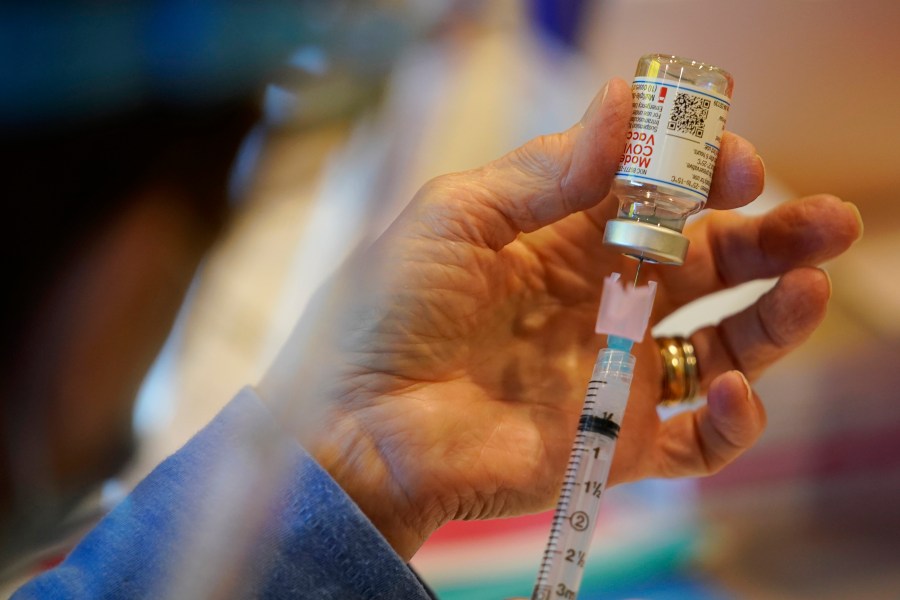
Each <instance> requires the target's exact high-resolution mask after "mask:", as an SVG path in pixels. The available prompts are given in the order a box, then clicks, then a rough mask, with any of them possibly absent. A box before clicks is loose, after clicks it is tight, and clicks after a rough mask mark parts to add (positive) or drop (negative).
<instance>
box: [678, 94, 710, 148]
mask: <svg viewBox="0 0 900 600" xmlns="http://www.w3.org/2000/svg"><path fill="white" fill-rule="evenodd" d="M709 105H710V102H709V100H708V99H706V98H701V97H700V96H695V95H693V94H688V93H687V92H679V93H678V95H677V96H675V103H674V104H673V105H672V112H671V113H669V131H675V132H678V133H686V134H688V135H693V136H695V137H698V138H702V137H703V126H704V125H705V124H706V118H707V117H708V116H709Z"/></svg>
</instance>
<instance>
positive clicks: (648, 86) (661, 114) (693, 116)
mask: <svg viewBox="0 0 900 600" xmlns="http://www.w3.org/2000/svg"><path fill="white" fill-rule="evenodd" d="M631 93H632V106H633V113H632V116H631V124H630V127H629V131H628V142H627V144H626V146H625V153H624V154H623V156H622V161H621V163H620V164H619V170H618V171H617V172H616V178H617V179H624V180H630V181H637V182H642V183H650V184H655V185H660V186H666V187H670V188H676V189H677V190H678V191H681V192H684V193H686V194H687V195H689V196H691V197H693V198H697V199H698V200H701V201H705V200H706V197H707V196H708V195H709V185H710V182H711V181H712V174H713V168H714V167H715V165H716V156H718V154H719V146H720V145H721V143H722V133H723V132H724V131H725V119H726V117H727V116H728V109H729V107H730V106H731V103H730V102H729V100H728V97H727V96H723V95H720V94H716V93H715V92H710V91H709V90H706V89H701V88H696V87H694V86H691V85H687V84H684V83H677V82H674V81H671V80H665V79H652V78H645V77H641V78H637V79H635V80H634V83H633V84H632V86H631ZM681 195H684V194H681Z"/></svg>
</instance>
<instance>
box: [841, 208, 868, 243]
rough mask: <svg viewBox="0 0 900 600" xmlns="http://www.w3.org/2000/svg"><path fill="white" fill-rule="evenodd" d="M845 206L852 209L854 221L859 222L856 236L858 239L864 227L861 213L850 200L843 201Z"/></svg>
mask: <svg viewBox="0 0 900 600" xmlns="http://www.w3.org/2000/svg"><path fill="white" fill-rule="evenodd" d="M844 204H846V205H847V206H849V207H850V210H852V211H853V214H854V215H856V222H857V223H859V235H858V236H856V239H857V240H859V239H860V238H862V236H863V230H864V229H865V224H864V223H863V218H862V213H860V212H859V207H858V206H856V205H855V204H853V203H852V202H844Z"/></svg>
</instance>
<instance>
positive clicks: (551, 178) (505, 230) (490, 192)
mask: <svg viewBox="0 0 900 600" xmlns="http://www.w3.org/2000/svg"><path fill="white" fill-rule="evenodd" d="M630 118H631V90H630V88H629V86H628V84H627V83H625V81H623V80H621V79H612V80H610V81H609V83H607V84H606V86H605V87H604V88H603V90H602V91H601V92H600V93H599V94H598V95H597V97H596V98H594V101H593V102H592V103H591V106H590V107H589V108H588V110H587V112H586V113H585V115H584V116H583V117H582V119H581V121H579V122H578V123H577V124H576V125H574V126H572V127H571V128H569V129H568V130H566V131H564V132H562V133H555V134H550V135H544V136H541V137H538V138H535V139H533V140H531V141H529V142H527V143H526V144H525V145H523V146H521V147H519V148H517V149H515V150H513V151H512V152H510V153H509V154H507V155H505V156H503V157H502V158H499V159H497V160H495V161H493V162H491V163H489V164H487V165H486V166H484V167H482V168H480V169H476V170H474V171H469V172H466V173H459V174H455V175H451V176H448V178H450V179H448V181H445V182H441V181H440V180H441V179H442V178H438V180H436V181H433V182H432V184H433V185H438V187H439V188H444V189H445V190H452V191H453V192H454V194H453V195H454V201H453V202H446V203H442V206H440V207H437V208H438V209H439V210H440V211H441V213H442V214H443V216H444V217H448V216H451V215H448V214H447V211H448V210H449V211H453V212H457V211H459V213H460V214H458V215H456V216H457V217H459V218H461V217H462V216H465V217H466V219H465V220H466V221H467V222H468V225H469V226H468V227H466V228H465V230H466V234H467V235H466V236H467V237H469V238H470V239H469V240H468V241H471V242H475V243H481V244H485V245H487V246H490V247H491V248H494V249H499V248H502V247H503V246H505V245H506V244H508V243H510V242H511V241H512V240H514V239H515V238H516V236H517V235H518V234H519V233H522V232H529V231H534V230H536V229H539V228H541V227H543V226H545V225H549V224H550V223H554V222H556V221H559V220H560V219H562V218H564V217H566V216H568V215H570V214H572V213H575V212H578V211H582V210H585V209H587V208H591V207H592V206H595V205H596V204H598V203H599V202H600V201H601V200H602V199H603V198H604V197H605V196H606V195H607V193H608V192H609V187H610V185H611V183H612V180H613V176H614V174H615V171H616V166H617V165H618V164H619V161H620V160H621V157H622V152H623V150H624V147H625V133H626V131H627V127H628V121H629V119H630ZM441 183H446V184H447V185H446V186H443V185H440V184H441ZM433 189H434V188H432V190H433ZM444 200H447V198H444ZM460 200H462V201H460ZM463 212H464V213H465V215H463V214H462V213H463Z"/></svg>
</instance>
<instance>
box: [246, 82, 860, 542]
mask: <svg viewBox="0 0 900 600" xmlns="http://www.w3.org/2000/svg"><path fill="white" fill-rule="evenodd" d="M630 110H631V97H630V90H629V89H628V86H627V84H626V83H625V82H623V81H621V80H613V81H611V82H610V84H609V85H608V86H607V88H606V89H605V90H604V92H602V93H601V94H600V95H599V96H598V98H597V99H596V100H595V101H594V102H593V104H592V105H591V107H590V108H589V109H588V111H587V113H586V114H585V115H584V117H583V118H582V120H581V122H579V123H578V124H577V125H575V126H574V127H572V128H571V129H569V130H568V131H566V132H563V133H560V134H555V135H549V136H544V137H541V138H538V139H535V140H533V141H531V142H529V143H528V144H526V145H525V146H522V147H521V148H519V149H517V150H515V151H513V152H512V153H510V154H509V155H507V156H505V157H503V158H501V159H499V160H497V161H495V162H493V163H490V164H488V165H486V166H485V167H483V168H481V169H477V170H473V171H468V172H464V173H458V174H453V175H448V176H444V177H440V178H437V179H435V180H433V181H431V182H429V183H428V184H426V185H425V186H424V187H423V188H422V190H421V191H420V192H419V193H418V194H417V195H416V197H415V198H414V199H413V201H412V202H411V203H410V205H409V206H408V207H407V209H406V210H405V212H403V213H402V214H401V216H400V217H399V218H398V219H397V221H396V222H395V223H393V225H392V226H391V227H390V228H389V229H388V231H387V232H386V233H385V234H384V235H383V236H382V237H381V238H380V239H378V240H377V241H376V242H375V243H374V244H373V245H372V246H371V247H370V248H367V249H366V250H365V251H362V252H359V253H358V254H357V255H356V256H355V257H354V258H353V259H352V260H351V261H350V262H349V263H348V264H346V265H345V266H344V267H343V268H342V270H341V271H340V272H339V273H338V274H337V276H336V277H335V279H334V280H333V281H332V283H331V285H330V288H329V289H327V290H325V291H323V293H322V296H321V299H320V302H322V303H324V304H328V305H329V306H331V310H332V311H333V312H332V313H331V314H337V315H340V319H336V320H335V321H337V322H338V323H339V324H335V323H332V325H334V327H329V328H325V329H327V330H328V331H330V332H333V333H336V334H337V335H335V336H334V337H333V338H332V340H331V341H332V343H331V344H329V343H328V342H326V341H325V340H324V338H319V339H318V340H317V344H318V347H319V349H320V350H321V351H322V352H323V353H325V354H328V355H329V356H332V358H333V359H334V364H336V365H337V367H336V368H335V369H331V370H326V371H327V372H321V373H318V374H317V375H315V377H316V378H317V379H316V381H317V382H316V384H315V386H313V387H314V388H315V389H317V390H321V391H323V393H325V394H326V395H327V396H328V399H329V401H330V402H331V407H332V408H331V410H330V412H329V414H328V417H327V422H326V423H325V424H323V425H322V426H320V427H318V428H317V433H316V436H315V439H314V440H313V441H312V442H307V446H308V447H310V449H311V451H312V453H313V454H314V456H315V457H316V458H317V459H318V460H319V462H320V463H321V464H322V465H323V466H324V467H325V468H326V469H327V470H328V471H329V472H330V473H331V474H332V476H333V477H334V478H335V479H336V480H337V482H338V483H339V484H340V485H341V486H343V488H344V489H345V490H346V491H347V492H348V493H349V494H350V496H351V497H352V498H353V499H354V500H355V501H356V502H357V504H359V506H360V507H361V508H362V510H363V511H364V512H365V513H366V514H367V515H368V517H369V518H370V519H371V520H372V522H373V523H374V524H375V525H376V526H377V527H378V528H379V529H380V530H381V532H382V533H383V534H384V535H385V537H386V538H387V539H388V541H389V542H390V543H391V544H392V545H393V546H394V548H395V549H396V550H397V551H398V553H399V554H400V555H401V556H403V557H404V558H407V559H408V558H410V557H411V556H412V555H413V554H414V553H415V551H416V550H417V549H418V548H419V546H420V545H421V544H422V543H423V542H424V540H425V539H426V538H427V537H428V535H429V534H430V533H431V532H433V531H434V530H435V529H436V528H437V527H439V526H440V525H442V524H443V523H445V522H447V521H449V520H452V519H476V518H477V519H483V518H492V517H501V516H512V515H518V514H523V513H528V512H534V511H538V510H542V509H547V508H550V507H551V506H552V505H553V503H554V501H555V499H556V495H557V494H558V489H559V485H560V482H561V480H562V473H563V470H564V467H565V463H566V459H567V455H568V451H569V448H570V446H571V443H572V438H573V435H574V431H575V427H576V424H577V420H578V415H579V412H580V410H581V403H582V399H583V394H584V388H585V385H586V381H587V379H588V378H589V375H590V372H591V365H592V364H593V361H594V359H595V357H596V353H597V351H598V349H599V347H600V345H601V343H602V340H601V339H600V337H599V336H596V335H595V334H594V333H593V325H594V320H595V318H596V311H597V306H598V303H599V294H600V290H601V287H602V285H601V282H602V278H603V277H604V276H605V275H608V274H609V273H610V272H612V271H618V272H621V273H623V274H625V276H626V277H627V276H629V274H633V273H634V269H635V266H636V263H635V262H634V261H632V260H630V259H627V258H624V257H622V256H621V255H619V254H616V253H614V252H612V251H610V250H608V249H606V248H604V247H603V245H602V234H603V228H604V226H605V223H606V221H607V219H609V218H611V217H613V216H614V214H615V211H616V199H615V198H614V197H612V196H607V194H608V192H609V189H610V184H611V182H612V176H613V173H614V172H615V167H616V165H617V163H618V159H619V157H620V156H621V153H622V149H623V146H624V139H625V138H624V134H625V131H626V128H627V123H628V119H629V117H630ZM763 177H764V168H763V165H762V162H761V160H760V159H759V157H758V156H757V155H756V151H755V149H754V148H753V146H752V145H751V144H750V143H749V142H747V141H745V140H743V139H742V138H740V137H738V136H736V135H731V134H728V135H726V137H725V139H724V140H723V144H722V149H721V152H720V155H719V162H718V165H717V170H716V176H715V179H714V183H713V188H712V190H711V193H710V199H709V204H708V206H709V207H710V208H716V209H725V208H734V207H737V206H741V205H744V204H746V203H748V202H750V201H751V200H753V199H754V198H755V197H756V196H758V195H759V193H760V192H761V190H762V185H763ZM860 233H861V222H860V220H859V216H858V211H856V209H855V207H853V206H852V205H850V204H846V203H843V202H841V201H840V200H838V199H836V198H834V197H831V196H815V197H810V198H806V199H802V200H798V201H795V202H792V203H788V204H786V205H783V206H781V207H779V208H778V209H776V210H775V211H773V212H772V213H771V214H769V215H766V216H763V217H753V218H751V217H743V216H738V215H735V214H727V213H721V212H717V211H712V212H711V214H709V215H708V216H707V217H706V218H704V219H702V220H700V221H698V222H697V223H695V224H693V225H691V226H689V228H688V229H686V234H687V235H688V236H689V237H690V239H691V246H690V251H689V254H688V258H687V260H686V264H685V265H684V266H683V267H680V268H674V267H659V266H653V265H645V266H644V270H643V271H642V274H641V279H642V280H646V279H652V280H656V281H658V283H659V289H658V292H657V296H656V303H655V307H654V314H653V317H652V319H651V325H652V324H653V323H655V322H657V321H659V320H660V319H661V318H663V317H665V316H666V315H668V314H670V313H671V312H672V311H674V310H675V309H677V308H679V307H681V306H683V305H684V304H686V303H689V302H691V301H692V300H695V299H697V298H700V297H702V296H705V295H707V294H710V293H712V292H715V291H717V290H720V289H723V288H727V287H731V286H734V285H736V284H738V283H741V282H744V281H748V280H751V279H756V278H761V277H773V276H779V277H780V280H779V283H778V284H777V285H776V287H775V288H774V289H773V290H772V291H770V292H769V293H767V294H766V295H764V296H763V297H762V298H760V299H759V301H758V302H756V304H755V305H753V306H751V307H749V308H748V309H746V310H745V311H743V312H741V313H740V314H737V315H734V316H732V317H730V318H728V319H725V320H724V321H723V322H722V323H720V324H719V325H718V326H716V327H709V328H706V329H703V330H700V331H697V332H694V334H693V336H692V341H693V342H694V344H695V346H696V349H697V353H698V361H699V365H700V368H701V375H702V389H703V392H704V393H706V394H707V396H708V402H707V404H706V405H704V406H702V407H701V408H698V409H697V410H695V411H693V412H687V413H684V414H681V415H679V416H676V417H674V418H672V419H669V420H667V421H660V419H659V416H658V414H657V411H656V406H657V404H658V403H659V400H660V395H661V385H660V380H661V365H660V359H659V355H658V353H657V350H656V346H655V344H654V343H653V341H652V340H651V339H650V337H649V335H648V336H647V337H646V338H645V340H644V341H643V342H642V343H640V344H637V345H635V348H634V350H633V352H634V354H635V356H636V358H637V369H636V373H635V380H634V383H633V386H632V394H631V400H630V403H629V406H628V410H627V413H626V415H625V419H624V423H623V428H622V433H621V436H620V438H619V443H618V446H617V451H616V456H615V462H614V465H613V469H612V473H611V481H610V483H611V484H615V483H621V482H625V481H632V480H636V479H640V478H644V477H681V476H696V475H705V474H710V473H713V472H716V471H718V470H719V469H721V468H722V467H724V466H725V465H726V464H728V463H729V462H731V461H733V460H734V459H735V458H736V457H737V456H738V455H740V454H741V453H742V452H743V451H744V450H746V449H747V448H748V447H750V446H751V445H752V444H753V443H754V441H755V440H756V439H757V438H758V437H759V435H760V434H761V432H762V430H763V428H764V426H765V420H766V417H765V411H764V408H763V405H762V404H761V402H760V400H759V398H758V397H757V396H756V395H755V394H754V393H753V392H752V391H751V389H750V386H749V384H748V383H747V379H745V376H746V378H749V379H750V380H752V379H753V378H754V377H756V376H758V375H759V374H760V373H761V372H762V371H763V370H764V369H765V368H766V367H767V366H768V365H770V364H771V363H772V362H773V361H775V360H777V359H778V358H779V357H781V356H783V355H784V354H785V353H787V352H789V351H790V350H792V349H793V348H795V347H796V346H797V345H799V344H800V343H801V342H802V341H803V340H804V339H806V337H808V335H809V334H810V333H811V332H812V331H813V330H814V329H815V327H816V326H817V325H818V324H819V323H820V322H821V320H822V318H823V317H824V314H825V308H826V304H827V301H828V297H829V295H830V282H829V280H828V277H827V275H825V274H824V272H822V271H821V270H819V269H817V268H815V267H814V265H816V264H819V263H820V262H822V261H823V260H825V259H828V258H831V257H834V256H836V255H838V254H840V253H841V252H843V251H844V250H846V249H847V248H848V247H849V246H850V245H851V244H852V242H853V241H854V240H856V239H857V238H858V237H859V235H860ZM310 331H311V329H310V327H309V325H308V324H307V325H304V324H303V323H301V326H300V327H298V332H297V333H296V334H295V335H294V337H293V339H292V341H290V342H289V343H288V345H287V346H286V347H285V349H284V350H283V352H282V354H281V356H280V357H279V359H278V360H277V361H276V364H275V366H274V367H273V368H272V369H271V370H270V372H269V373H268V374H267V375H266V376H265V377H264V379H263V380H262V381H261V382H260V385H259V391H260V394H261V395H262V396H263V397H264V398H266V399H267V400H268V401H270V402H273V404H275V405H277V406H280V407H282V408H283V407H284V406H290V400H291V396H292V395H293V394H297V393H300V392H299V391H298V390H300V389H301V388H305V389H307V390H308V389H309V388H310V385H309V383H310V380H309V377H310V374H309V373H308V372H306V373H304V374H303V377H304V379H303V381H301V380H300V373H301V372H302V369H298V368H297V367H296V361H297V356H298V355H299V354H302V352H301V351H298V349H297V348H298V347H299V346H300V345H302V344H303V339H304V338H305V337H308V334H309V332H310ZM328 348H330V350H329V349H328ZM331 353H333V354H331ZM742 373H743V374H742ZM304 441H305V442H306V440H304Z"/></svg>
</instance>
